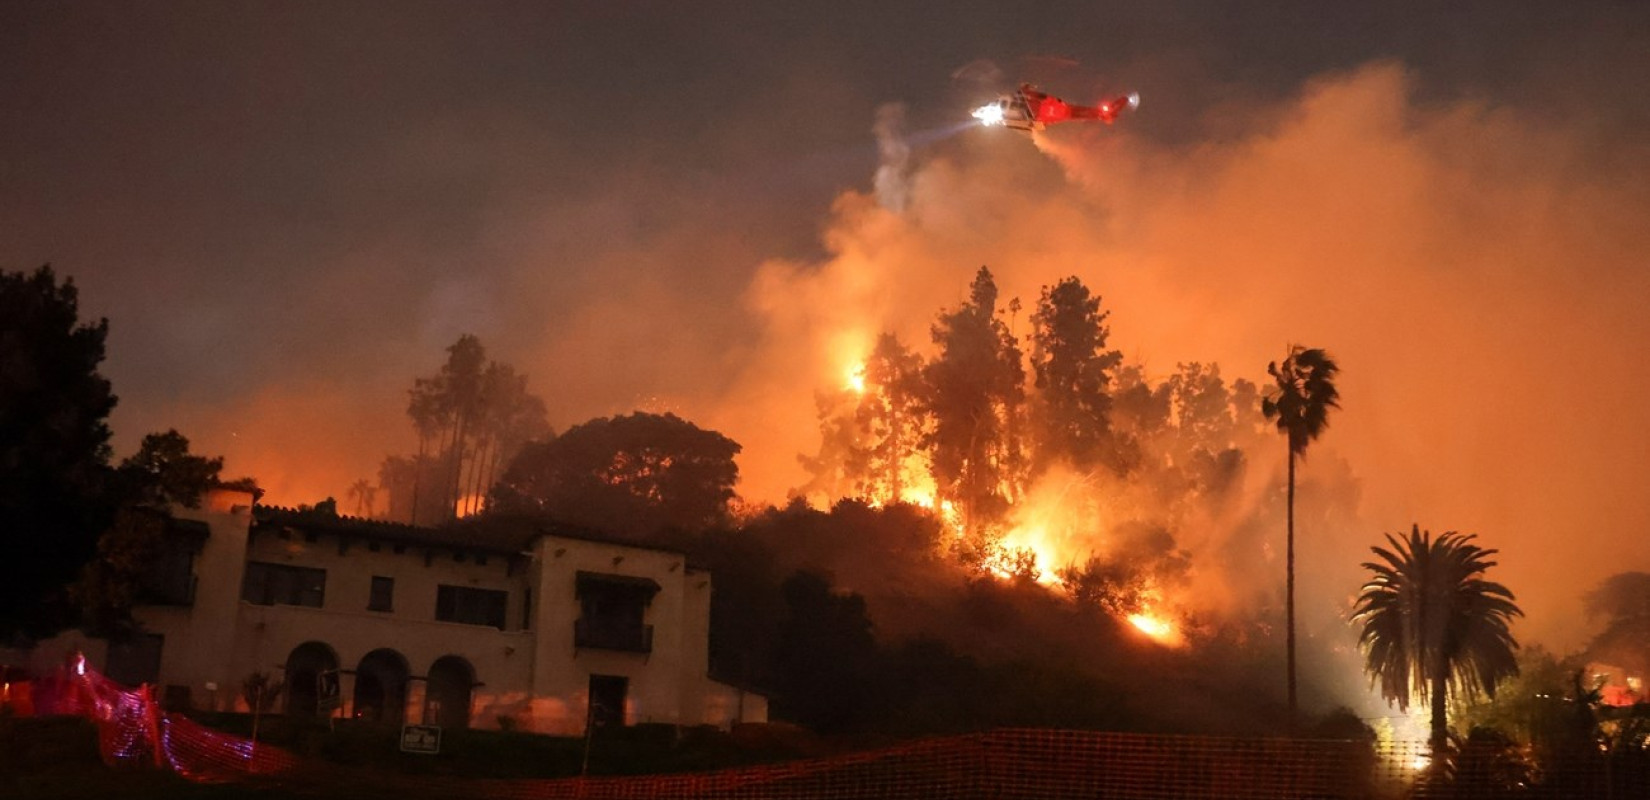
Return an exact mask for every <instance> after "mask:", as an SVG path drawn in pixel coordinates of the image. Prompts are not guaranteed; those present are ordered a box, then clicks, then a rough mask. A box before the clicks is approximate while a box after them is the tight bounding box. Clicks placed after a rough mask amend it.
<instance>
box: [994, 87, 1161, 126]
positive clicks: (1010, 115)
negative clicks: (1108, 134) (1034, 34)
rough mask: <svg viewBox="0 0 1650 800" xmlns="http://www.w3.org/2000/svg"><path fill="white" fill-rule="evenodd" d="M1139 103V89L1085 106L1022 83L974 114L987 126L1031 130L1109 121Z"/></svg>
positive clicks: (1108, 122)
mask: <svg viewBox="0 0 1650 800" xmlns="http://www.w3.org/2000/svg"><path fill="white" fill-rule="evenodd" d="M1139 107H1140V95H1139V94H1138V93H1136V92H1130V93H1128V94H1125V95H1120V96H1118V97H1114V98H1111V99H1109V100H1102V101H1100V102H1099V103H1096V104H1095V105H1092V106H1083V105H1077V104H1075V103H1068V102H1066V101H1064V100H1061V99H1060V98H1058V97H1055V96H1054V95H1051V94H1049V93H1047V92H1042V91H1038V90H1037V87H1036V86H1034V85H1032V84H1029V83H1022V84H1020V88H1018V89H1016V90H1014V93H1013V94H1005V95H1003V96H1002V97H999V98H997V99H996V100H993V101H991V102H990V103H986V104H985V105H983V106H980V107H979V108H976V109H974V112H973V117H974V118H975V119H977V120H979V121H980V124H982V125H986V126H988V127H994V126H1002V127H1005V128H1013V129H1014V130H1017V131H1025V132H1027V133H1029V132H1032V131H1040V130H1043V129H1044V128H1046V127H1048V126H1049V125H1053V124H1055V123H1060V122H1071V121H1081V120H1099V121H1101V122H1104V123H1106V124H1107V125H1110V124H1111V123H1112V122H1114V121H1115V120H1116V119H1117V117H1118V115H1119V114H1122V113H1123V112H1124V111H1132V110H1134V109H1136V108H1139Z"/></svg>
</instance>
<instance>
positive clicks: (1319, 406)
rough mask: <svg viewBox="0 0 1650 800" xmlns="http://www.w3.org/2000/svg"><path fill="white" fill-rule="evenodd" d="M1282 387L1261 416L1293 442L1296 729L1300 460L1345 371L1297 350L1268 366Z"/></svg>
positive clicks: (1291, 638) (1287, 609) (1288, 612)
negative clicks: (1273, 422) (1297, 488)
mask: <svg viewBox="0 0 1650 800" xmlns="http://www.w3.org/2000/svg"><path fill="white" fill-rule="evenodd" d="M1266 371H1267V372H1269V373H1271V375H1272V379H1273V380H1275V381H1276V382H1277V385H1276V386H1274V387H1273V389H1272V392H1271V393H1270V394H1269V395H1268V396H1267V397H1266V398H1265V399H1263V400H1262V401H1261V404H1260V410H1261V413H1263V414H1265V415H1266V418H1267V419H1276V420H1277V423H1278V430H1280V431H1283V432H1284V433H1285V434H1287V435H1288V437H1289V523H1288V524H1289V544H1288V556H1287V559H1286V560H1287V566H1286V568H1285V569H1286V571H1287V574H1288V579H1287V588H1286V589H1285V592H1284V614H1285V616H1286V617H1287V627H1288V651H1289V659H1288V661H1289V667H1288V669H1289V720H1290V724H1294V721H1295V719H1296V713H1297V706H1296V701H1295V459H1297V458H1305V457H1306V446H1307V445H1309V444H1311V443H1312V441H1313V440H1314V439H1317V438H1318V436H1319V435H1321V434H1322V433H1323V430H1324V428H1327V427H1329V409H1331V408H1340V404H1339V403H1338V402H1337V401H1338V400H1339V399H1340V392H1339V391H1337V390H1336V389H1335V374H1336V373H1338V372H1340V371H1341V368H1340V367H1339V366H1336V364H1335V360H1334V359H1332V358H1330V357H1329V354H1328V353H1326V352H1324V351H1322V350H1318V349H1311V350H1308V349H1306V348H1304V347H1301V346H1299V345H1291V346H1290V348H1289V356H1288V357H1287V358H1285V359H1284V360H1283V364H1281V365H1280V364H1278V362H1276V361H1274V362H1272V363H1270V364H1267V365H1266Z"/></svg>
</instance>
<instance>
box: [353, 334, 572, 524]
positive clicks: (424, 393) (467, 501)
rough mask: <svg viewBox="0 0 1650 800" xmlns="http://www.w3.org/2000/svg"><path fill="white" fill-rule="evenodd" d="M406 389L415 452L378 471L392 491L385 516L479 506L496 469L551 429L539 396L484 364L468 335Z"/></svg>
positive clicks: (430, 517)
mask: <svg viewBox="0 0 1650 800" xmlns="http://www.w3.org/2000/svg"><path fill="white" fill-rule="evenodd" d="M408 394H409V399H408V402H407V416H408V417H409V418H410V419H411V420H412V423H413V428H414V430H416V431H417V433H418V454H417V455H416V456H415V457H414V458H413V459H411V460H410V461H409V460H407V459H405V458H399V457H394V456H392V457H390V458H388V459H385V461H384V464H383V466H382V467H381V468H380V470H379V474H380V477H381V483H382V484H383V485H384V486H385V487H387V488H389V489H390V507H391V516H392V517H396V518H403V517H404V518H405V520H406V521H408V522H411V523H413V524H418V522H419V521H420V520H423V521H424V522H426V523H442V522H447V521H450V520H452V519H453V518H454V517H455V516H457V515H458V514H460V513H463V514H470V513H474V512H476V511H479V510H480V508H481V498H482V497H483V496H484V495H486V493H487V490H488V487H489V486H490V485H491V483H492V480H493V476H494V475H495V474H496V473H497V472H498V469H499V467H500V466H501V465H502V464H505V463H507V462H508V461H509V459H510V458H511V457H513V456H514V455H515V454H516V452H517V451H518V450H519V449H520V448H521V445H522V444H524V443H525V442H527V441H528V440H529V439H532V438H535V437H539V436H544V435H545V434H548V433H549V432H550V426H549V424H548V423H546V422H545V411H544V401H542V400H540V399H539V398H538V397H535V396H534V395H532V394H531V393H530V392H528V391H527V378H526V376H524V375H521V374H519V373H517V372H516V370H515V368H514V367H511V366H509V365H508V364H500V363H498V362H494V361H488V360H487V350H486V348H485V347H483V346H482V344H481V340H480V339H477V338H476V337H474V336H471V335H468V334H466V335H464V336H460V337H459V338H458V341H456V342H454V343H453V344H452V346H450V347H448V348H447V361H446V363H445V364H443V365H442V366H441V369H440V371H438V372H437V373H436V374H435V375H434V376H431V377H428V378H417V379H415V380H414V381H413V387H412V389H411V390H410V391H409V393H408ZM432 446H433V448H434V452H433V453H431V448H432ZM409 493H410V495H411V497H410V500H403V499H402V498H403V497H404V496H405V495H407V494H409ZM403 512H404V514H403Z"/></svg>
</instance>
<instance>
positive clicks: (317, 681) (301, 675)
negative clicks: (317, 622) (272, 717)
mask: <svg viewBox="0 0 1650 800" xmlns="http://www.w3.org/2000/svg"><path fill="white" fill-rule="evenodd" d="M337 692H338V653H337V652H336V651H334V650H333V649H332V647H331V646H330V645H328V644H327V643H325V642H304V643H303V644H301V645H298V646H297V647H294V648H292V653H291V654H289V655H288V656H287V657H286V713H287V714H289V715H291V716H305V717H314V716H320V715H321V714H322V712H323V710H324V711H325V713H328V714H330V713H332V710H333V709H334V708H337V699H338V694H337ZM322 698H326V700H327V702H322Z"/></svg>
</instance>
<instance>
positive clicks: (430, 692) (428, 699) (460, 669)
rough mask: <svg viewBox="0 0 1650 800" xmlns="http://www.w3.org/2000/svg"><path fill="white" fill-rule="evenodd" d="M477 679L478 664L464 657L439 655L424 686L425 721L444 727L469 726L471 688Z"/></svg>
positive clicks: (431, 666)
mask: <svg viewBox="0 0 1650 800" xmlns="http://www.w3.org/2000/svg"><path fill="white" fill-rule="evenodd" d="M475 681H476V671H475V668H474V667H472V666H470V662H468V661H466V660H464V659H463V658H460V657H458V656H442V657H440V658H438V659H436V660H435V663H434V664H431V665H430V678H429V683H428V684H426V685H425V688H424V721H425V722H426V723H428V724H431V725H440V726H441V727H443V728H465V727H469V725H470V690H471V687H473V686H475Z"/></svg>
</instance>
